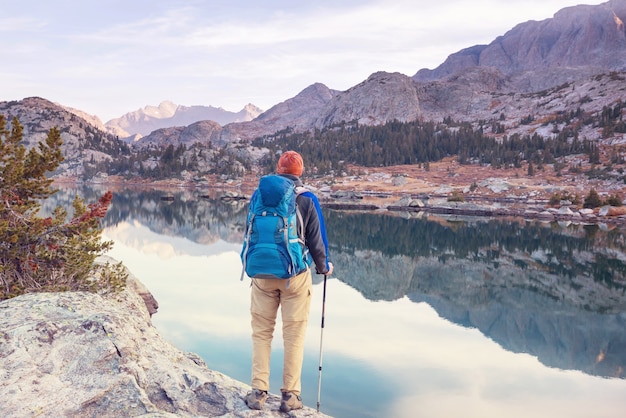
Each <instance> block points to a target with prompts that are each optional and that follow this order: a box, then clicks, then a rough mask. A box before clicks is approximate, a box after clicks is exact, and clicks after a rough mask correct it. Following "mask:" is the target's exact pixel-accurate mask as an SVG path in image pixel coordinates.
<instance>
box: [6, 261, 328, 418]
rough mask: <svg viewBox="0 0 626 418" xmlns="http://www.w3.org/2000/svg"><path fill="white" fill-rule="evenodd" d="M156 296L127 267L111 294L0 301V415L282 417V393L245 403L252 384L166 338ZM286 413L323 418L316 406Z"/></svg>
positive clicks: (49, 295) (30, 296) (35, 295)
mask: <svg viewBox="0 0 626 418" xmlns="http://www.w3.org/2000/svg"><path fill="white" fill-rule="evenodd" d="M155 309H156V302H155V301H154V298H152V295H150V294H149V292H148V291H147V289H145V287H143V285H142V284H141V283H140V282H139V281H138V280H137V279H136V278H134V277H133V276H132V274H130V273H129V282H128V284H127V287H126V289H125V290H124V291H123V292H121V293H120V294H116V295H108V296H107V295H98V294H94V293H86V292H65V293H31V294H26V295H22V296H18V297H15V298H13V299H9V300H5V301H2V302H0V369H1V370H2V379H1V381H0V398H1V399H2V402H0V416H2V417H35V416H46V417H75V418H79V417H80V418H82V417H88V416H89V417H99V418H108V417H110V418H119V417H144V418H148V417H149V418H161V417H162V418H165V417H168V418H169V417H172V418H173V417H233V418H239V417H284V416H285V414H283V413H281V412H280V411H279V406H280V397H279V396H277V395H270V397H269V399H268V402H267V403H266V405H265V408H264V410H262V411H252V410H250V409H248V407H247V406H246V405H245V403H244V401H243V396H245V394H246V393H247V392H248V391H249V390H250V387H249V386H248V385H246V384H244V383H242V382H239V381H237V380H234V379H232V378H230V377H228V376H226V375H224V374H222V373H219V372H216V371H213V370H210V369H208V368H207V366H206V364H205V363H204V361H203V360H202V359H201V358H200V357H199V356H198V355H196V354H194V353H184V352H182V351H181V350H179V349H177V348H176V347H174V346H172V345H171V344H170V343H168V342H167V341H166V340H164V339H163V337H162V336H161V335H160V334H159V333H158V331H157V330H156V329H155V328H154V326H153V325H152V324H151V320H150V312H151V311H152V312H154V310H155ZM290 416H293V417H323V416H326V415H323V414H318V413H316V411H315V410H314V409H311V408H304V409H302V410H298V411H292V412H291V413H290Z"/></svg>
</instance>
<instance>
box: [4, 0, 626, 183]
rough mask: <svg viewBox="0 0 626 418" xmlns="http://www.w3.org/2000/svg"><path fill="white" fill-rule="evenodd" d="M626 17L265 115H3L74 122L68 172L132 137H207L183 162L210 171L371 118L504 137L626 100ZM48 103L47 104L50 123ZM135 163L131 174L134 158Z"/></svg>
mask: <svg viewBox="0 0 626 418" xmlns="http://www.w3.org/2000/svg"><path fill="white" fill-rule="evenodd" d="M625 21H626V0H610V1H607V2H605V3H602V4H600V5H596V6H588V5H579V6H573V7H568V8H565V9H562V10H560V11H558V12H557V13H556V14H555V15H554V16H553V17H552V18H550V19H545V20H542V21H528V22H525V23H520V24H518V25H517V26H515V27H514V28H513V29H511V30H510V31H508V32H507V33H505V34H504V35H502V36H499V37H497V38H496V39H495V40H494V41H492V42H491V43H490V44H488V45H475V46H470V47H468V48H466V49H463V50H461V51H458V52H456V53H453V54H451V55H450V56H449V57H448V58H447V59H446V60H445V61H444V62H443V63H442V64H441V65H440V66H438V67H437V68H434V69H421V70H419V71H417V72H416V73H415V74H414V75H413V76H407V75H404V74H400V73H386V72H376V73H373V74H372V75H371V76H370V77H368V78H367V79H366V80H364V81H363V82H361V83H359V84H357V85H355V86H353V87H352V88H350V89H348V90H346V91H337V90H333V89H331V88H329V87H327V86H325V85H324V84H321V83H316V84H313V85H311V86H309V87H306V88H305V89H304V90H302V91H301V92H300V93H299V94H298V95H296V96H295V97H293V98H290V99H288V100H286V101H284V102H281V103H278V104H276V105H275V106H273V107H271V108H270V109H268V110H267V111H265V112H261V111H260V109H258V108H257V107H255V106H254V105H248V106H246V107H245V108H244V109H242V110H241V111H240V112H237V113H232V112H227V111H224V110H223V109H221V108H214V107H211V106H191V107H185V106H179V105H175V104H173V103H171V102H163V103H161V104H160V105H159V106H156V107H155V106H147V107H145V108H144V109H140V110H137V111H135V112H131V113H128V114H126V115H123V116H122V117H120V118H117V119H114V120H112V121H108V122H107V123H106V124H102V123H101V122H100V123H98V121H97V120H94V119H93V118H91V120H90V118H88V117H87V115H85V114H84V113H83V112H81V111H78V110H75V109H67V108H64V107H62V106H60V105H54V104H52V103H49V102H48V101H46V100H45V99H38V98H29V99H24V100H22V101H18V102H0V112H3V113H4V114H5V116H7V115H15V116H18V118H19V120H20V122H21V123H22V124H24V125H27V129H25V137H26V138H27V142H28V141H30V142H32V139H30V138H29V137H30V136H32V138H34V139H35V140H36V138H41V134H42V132H43V131H42V129H41V128H45V127H46V126H48V125H50V126H54V125H57V126H60V127H64V128H62V129H61V130H62V136H63V139H64V140H65V147H66V148H67V147H74V149H73V150H69V151H66V154H67V155H68V156H69V157H70V159H69V160H68V159H66V163H65V165H64V167H63V168H62V169H60V171H61V172H63V173H64V174H66V175H81V173H82V170H81V165H82V163H81V162H82V161H84V160H85V159H91V160H92V161H95V162H99V161H112V160H117V159H119V158H120V155H121V154H119V152H120V150H118V151H117V152H118V154H115V153H111V152H110V151H108V147H109V146H108V145H106V144H108V143H109V142H110V141H116V140H118V141H122V142H124V144H125V145H120V146H119V148H120V149H123V148H124V146H130V147H131V148H130V150H129V151H128V154H132V153H133V151H132V150H133V149H135V150H141V149H151V150H155V149H163V148H166V147H167V146H168V145H170V144H172V145H174V146H180V145H181V144H184V145H185V147H191V146H193V145H194V144H200V145H203V146H205V147H207V148H208V149H209V152H204V153H201V152H195V153H193V154H189V153H188V154H186V155H183V154H181V155H180V156H179V157H180V158H181V161H182V159H186V161H189V160H190V159H194V160H197V159H198V158H203V159H204V160H205V164H201V165H200V166H201V167H203V168H204V169H209V168H210V167H211V166H212V165H220V164H222V165H223V164H230V163H232V160H233V158H235V159H237V160H238V161H240V165H239V166H238V170H245V167H246V166H247V165H249V164H252V165H254V162H255V161H258V160H259V158H261V157H262V156H263V155H264V154H265V153H266V151H264V150H263V149H258V148H254V147H250V142H251V141H252V140H253V139H254V138H258V137H264V136H272V135H275V134H276V133H277V132H283V133H289V132H291V133H293V132H305V131H312V130H324V129H329V128H332V127H333V126H336V125H338V124H341V123H344V122H358V124H359V125H370V126H373V125H382V124H384V123H386V122H388V121H393V120H397V121H400V122H410V121H436V122H441V121H443V120H445V119H446V118H451V119H453V120H455V121H467V122H470V123H472V124H474V125H475V126H479V125H481V126H482V125H483V124H485V123H496V122H497V123H498V124H499V125H501V127H502V132H499V133H500V134H505V135H512V134H514V133H520V134H525V133H535V132H545V133H547V134H548V135H549V134H550V132H554V131H555V130H558V129H561V128H562V126H559V122H558V117H557V116H558V115H560V114H564V113H567V112H575V111H582V112H585V113H587V114H593V113H598V112H601V111H602V110H603V109H604V108H605V107H607V106H612V105H614V104H615V103H620V102H621V101H622V100H623V99H624V98H625V97H626V93H625V88H626V83H625V82H624V80H625V79H626V73H625V72H626V29H625V27H624V22H625ZM39 108H45V109H47V110H48V111H47V113H46V117H47V118H48V120H47V121H44V120H43V117H42V114H41V112H39ZM51 109H56V110H55V112H52V110H51ZM70 115H74V116H79V117H76V118H72V116H70ZM9 119H10V118H9ZM524 119H527V121H526V122H525V123H521V122H520V121H521V120H524ZM87 125H89V127H87ZM579 129H581V130H582V131H581V132H580V134H581V135H582V136H584V137H585V138H587V139H590V140H600V139H606V138H601V135H600V132H599V130H598V129H597V128H596V129H594V128H593V127H585V126H579ZM585 129H586V130H585ZM124 138H126V141H123V139H124ZM617 139H618V140H620V138H617ZM622 139H623V138H622ZM98 141H103V142H102V144H100V145H98ZM77 144H80V146H78V148H79V149H76V147H77ZM225 155H226V156H228V158H226V159H224V158H225V157H224V156H225ZM74 156H75V157H76V158H75V159H74V160H72V157H74ZM220 158H221V160H220ZM229 161H230V163H229ZM146 164H148V165H150V164H152V163H150V164H149V162H148V161H147V160H146ZM152 166H154V164H152ZM100 168H101V167H100ZM125 170H126V174H131V175H132V174H133V170H132V167H131V168H130V169H129V168H126V169H125ZM239 172H240V171H239ZM109 174H111V173H109ZM135 174H137V173H135ZM197 174H199V175H202V174H203V172H202V170H199V171H198V173H197Z"/></svg>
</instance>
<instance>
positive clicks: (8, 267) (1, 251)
mask: <svg viewBox="0 0 626 418" xmlns="http://www.w3.org/2000/svg"><path fill="white" fill-rule="evenodd" d="M22 131H23V128H22V126H21V125H20V123H19V121H18V120H17V118H13V120H12V121H11V127H10V130H9V129H8V128H7V122H6V119H5V118H4V116H3V115H0V300H3V299H8V298H11V297H15V296H18V295H21V294H23V293H29V292H44V291H47V292H57V291H74V290H82V291H91V292H113V291H118V290H121V289H122V288H123V287H124V286H125V283H126V278H127V274H126V273H125V270H124V269H123V266H122V264H121V263H119V264H110V263H104V264H97V263H95V260H96V258H97V257H98V256H99V255H101V254H103V253H104V252H106V251H108V250H109V249H110V248H111V246H112V242H110V241H102V228H101V226H100V220H101V219H102V218H103V217H104V216H105V215H106V212H107V210H108V207H109V205H110V203H111V199H112V194H111V192H107V193H105V194H104V195H103V196H102V197H101V198H100V199H99V200H98V201H97V202H96V203H91V204H88V205H85V203H84V202H83V200H82V199H80V198H79V197H76V198H75V199H74V202H73V214H72V216H71V218H70V219H69V220H68V219H67V218H68V212H67V210H66V209H64V208H61V207H57V208H56V209H55V210H54V212H53V213H52V215H51V216H49V217H45V218H44V217H40V216H38V213H39V210H40V208H41V202H42V200H45V199H46V198H48V197H50V196H51V195H53V194H54V193H55V192H56V190H54V189H53V188H52V187H51V185H52V180H50V179H49V178H48V177H47V174H48V173H50V172H53V171H54V170H55V169H56V168H57V167H58V166H59V164H60V163H61V162H62V161H63V155H62V153H61V145H62V139H61V134H60V132H59V130H58V129H57V128H52V129H51V130H50V131H49V132H48V135H47V138H46V139H45V141H43V142H41V143H39V144H38V147H33V148H31V149H30V150H27V149H26V147H25V146H24V145H23V144H22V139H23V138H22Z"/></svg>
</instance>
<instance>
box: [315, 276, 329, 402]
mask: <svg viewBox="0 0 626 418" xmlns="http://www.w3.org/2000/svg"><path fill="white" fill-rule="evenodd" d="M327 277H328V276H327V275H326V274H325V275H324V291H323V293H322V330H321V332H320V366H319V374H318V376H317V412H320V397H321V393H322V342H323V341H324V313H325V310H326V278H327Z"/></svg>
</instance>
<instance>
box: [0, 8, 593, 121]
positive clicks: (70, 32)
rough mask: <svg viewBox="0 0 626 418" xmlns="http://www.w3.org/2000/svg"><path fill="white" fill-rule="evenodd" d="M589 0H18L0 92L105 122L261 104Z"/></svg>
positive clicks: (402, 65) (426, 59) (2, 33)
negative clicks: (161, 109) (160, 111)
mask: <svg viewBox="0 0 626 418" xmlns="http://www.w3.org/2000/svg"><path fill="white" fill-rule="evenodd" d="M604 2H605V1H598V0H475V1H472V2H468V1H466V0H428V1H426V0H364V1H357V0H345V1H344V0H315V1H306V2H305V1H293V0H263V1H259V0H254V1H252V0H245V1H237V0H123V1H121V0H54V1H50V0H21V1H8V0H4V1H2V4H1V6H2V7H0V40H1V42H0V54H1V56H2V63H1V64H0V101H9V100H21V99H23V98H25V97H31V96H38V97H43V98H45V99H47V100H50V101H52V102H55V103H59V104H61V105H63V106H68V107H72V108H76V109H79V110H82V111H84V112H86V113H88V114H91V115H95V116H98V117H99V118H100V119H101V120H102V121H103V122H106V121H108V120H110V119H113V118H117V117H120V116H122V115H123V114H125V113H128V112H132V111H135V110H138V109H141V108H143V107H145V106H147V105H152V106H156V105H158V104H159V103H161V102H162V101H165V100H169V101H172V102H174V103H176V104H179V105H185V106H192V105H204V106H214V107H222V108H224V109H226V110H229V111H233V112H238V111H239V110H241V109H242V108H243V107H244V106H245V105H246V104H248V103H252V104H254V105H256V106H258V107H260V108H261V109H263V110H267V109H269V108H270V107H272V106H274V105H276V104H278V103H280V102H283V101H285V100H287V99H289V98H291V97H294V96H296V95H297V94H298V93H299V92H301V91H302V90H304V89H305V88H307V87H308V86H310V85H311V84H314V83H318V82H319V83H323V84H325V85H326V86H328V87H329V88H331V89H335V90H340V91H343V90H347V89H349V88H350V87H352V86H354V85H356V84H359V83H360V82H362V81H363V80H365V79H367V77H368V76H369V75H371V74H372V73H375V72H377V71H387V72H400V73H402V74H405V75H408V76H412V75H414V74H415V73H416V72H417V71H418V70H420V69H422V68H431V69H432V68H435V67H437V66H438V65H439V64H441V63H443V61H445V59H446V58H447V56H448V55H450V54H452V53H455V52H457V51H459V50H461V49H464V48H467V47H470V46H473V45H477V44H488V43H490V42H492V41H493V40H494V39H495V38H496V37H498V36H500V35H504V34H505V33H506V32H507V31H508V30H510V29H512V28H513V27H514V26H515V25H517V24H519V23H523V22H526V21H528V20H538V21H539V20H544V19H548V18H551V17H552V16H553V15H554V13H556V12H557V11H558V10H560V9H562V8H564V7H570V6H574V5H577V4H600V3H604Z"/></svg>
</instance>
